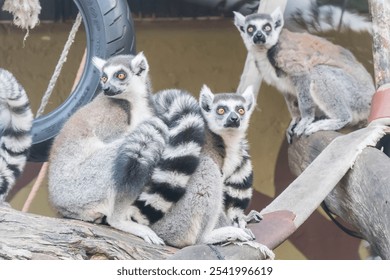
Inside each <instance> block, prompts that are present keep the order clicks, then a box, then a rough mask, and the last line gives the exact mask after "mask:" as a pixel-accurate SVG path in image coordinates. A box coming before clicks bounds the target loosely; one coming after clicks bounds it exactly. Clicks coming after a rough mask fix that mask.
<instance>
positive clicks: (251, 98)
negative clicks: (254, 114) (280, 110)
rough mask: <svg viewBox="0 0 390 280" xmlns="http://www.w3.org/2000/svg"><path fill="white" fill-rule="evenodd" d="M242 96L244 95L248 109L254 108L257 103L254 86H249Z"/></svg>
mask: <svg viewBox="0 0 390 280" xmlns="http://www.w3.org/2000/svg"><path fill="white" fill-rule="evenodd" d="M241 96H242V97H244V99H245V101H246V104H247V111H250V110H251V109H253V108H254V104H255V95H254V93H253V86H252V85H250V86H248V87H247V88H246V89H245V91H244V92H243V93H241Z"/></svg>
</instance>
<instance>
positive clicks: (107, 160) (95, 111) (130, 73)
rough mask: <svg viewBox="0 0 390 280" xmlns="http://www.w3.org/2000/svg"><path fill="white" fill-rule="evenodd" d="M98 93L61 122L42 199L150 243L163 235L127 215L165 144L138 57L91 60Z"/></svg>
mask: <svg viewBox="0 0 390 280" xmlns="http://www.w3.org/2000/svg"><path fill="white" fill-rule="evenodd" d="M93 61H94V64H95V66H96V67H97V68H98V69H99V70H100V71H101V74H102V78H101V84H102V92H101V93H100V94H99V95H98V96H97V97H96V98H95V99H94V100H93V101H92V102H90V103H89V104H87V105H86V106H84V107H82V108H81V109H79V110H78V111H77V112H76V113H75V114H74V115H73V116H71V117H70V118H69V120H68V121H67V122H66V123H65V125H64V127H63V128H62V130H61V131H60V133H59V135H58V136H57V137H56V138H55V140H54V143H53V146H52V148H51V152H50V165H49V174H48V179H49V198H50V201H51V203H52V205H53V206H54V207H55V209H56V210H57V211H58V212H59V213H60V214H61V215H63V216H66V217H69V218H75V219H80V220H84V221H89V222H99V221H102V220H103V218H104V217H106V218H107V219H106V220H107V223H108V224H110V225H111V226H112V227H115V228H117V229H120V230H123V231H126V232H130V233H133V234H134V235H137V236H140V237H142V238H144V239H145V240H146V241H148V242H151V243H157V244H162V243H163V241H162V240H161V239H160V238H159V237H158V236H157V235H156V234H155V233H154V232H153V231H152V230H151V229H150V228H149V227H147V226H144V225H141V224H138V223H136V222H134V221H132V220H131V219H129V217H128V208H129V206H131V203H133V202H134V200H135V199H136V197H137V196H138V195H139V194H140V192H141V191H142V189H143V187H144V185H145V184H146V183H147V182H148V181H149V179H150V176H151V173H152V171H153V168H154V166H155V164H156V162H158V160H159V159H160V157H161V154H162V152H163V150H164V147H165V145H166V140H167V139H166V137H167V127H166V124H165V123H164V122H163V121H161V120H160V119H159V118H158V117H156V116H155V114H156V112H155V105H154V102H153V100H152V96H151V93H150V91H151V89H150V82H149V75H148V71H149V66H148V62H147V60H146V58H145V56H144V55H143V54H142V53H139V54H138V55H136V56H132V55H120V56H115V57H112V58H110V59H108V60H107V61H105V60H102V59H98V58H94V60H93Z"/></svg>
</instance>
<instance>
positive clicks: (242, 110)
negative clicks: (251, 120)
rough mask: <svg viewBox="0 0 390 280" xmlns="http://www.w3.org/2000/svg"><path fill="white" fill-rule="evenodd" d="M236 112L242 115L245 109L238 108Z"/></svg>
mask: <svg viewBox="0 0 390 280" xmlns="http://www.w3.org/2000/svg"><path fill="white" fill-rule="evenodd" d="M237 112H238V113H239V114H240V115H241V116H242V115H243V114H245V109H244V108H239V109H238V110H237Z"/></svg>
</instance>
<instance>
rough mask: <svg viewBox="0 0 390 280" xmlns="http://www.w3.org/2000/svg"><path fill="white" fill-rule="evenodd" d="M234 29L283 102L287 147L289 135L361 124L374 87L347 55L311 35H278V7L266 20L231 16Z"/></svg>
mask: <svg viewBox="0 0 390 280" xmlns="http://www.w3.org/2000/svg"><path fill="white" fill-rule="evenodd" d="M235 25H236V26H237V28H238V30H239V31H240V34H241V37H242V38H243V40H244V43H245V45H246V47H247V49H248V51H249V52H250V53H251V54H252V55H253V57H254V58H255V63H256V66H257V69H258V70H259V72H260V73H261V75H262V77H263V79H264V80H265V81H266V82H267V83H268V84H270V85H273V86H275V87H276V88H277V89H278V90H279V91H281V92H282V93H283V95H284V97H285V100H286V103H287V106H288V109H289V112H290V114H291V117H292V121H291V123H290V125H289V127H288V129H287V138H288V141H289V142H291V139H292V136H293V135H294V134H295V135H297V136H300V135H310V134H312V133H314V132H316V131H319V130H338V129H341V128H343V127H344V126H347V125H350V126H353V125H358V124H362V123H365V122H366V120H367V118H368V115H369V112H370V105H371V99H372V96H373V94H374V92H375V88H374V84H373V81H372V77H371V76H370V74H369V73H368V72H367V70H366V69H365V68H364V67H363V65H361V64H360V63H359V62H358V61H357V60H356V59H355V57H354V56H353V54H352V53H351V52H350V51H348V50H346V49H344V48H342V47H340V46H337V45H334V44H332V43H331V42H329V41H327V40H325V39H322V38H319V37H317V36H314V35H310V34H307V33H293V32H290V31H288V30H282V27H283V15H282V13H281V10H280V9H279V8H278V9H276V10H275V11H274V12H273V13H272V14H270V15H263V14H257V15H249V16H247V17H244V16H243V15H241V14H239V13H235ZM267 25H268V26H271V29H270V30H267V32H266V31H265V26H267ZM268 29H269V28H268Z"/></svg>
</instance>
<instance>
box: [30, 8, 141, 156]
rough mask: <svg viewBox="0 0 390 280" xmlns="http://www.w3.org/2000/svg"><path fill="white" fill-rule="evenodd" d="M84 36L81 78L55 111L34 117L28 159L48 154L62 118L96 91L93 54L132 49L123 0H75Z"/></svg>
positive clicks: (131, 28)
mask: <svg viewBox="0 0 390 280" xmlns="http://www.w3.org/2000/svg"><path fill="white" fill-rule="evenodd" d="M74 2H75V4H76V5H77V7H78V9H79V11H80V13H81V15H82V17H83V24H84V28H85V32H86V37H87V59H86V64H85V68H84V72H83V74H82V77H81V80H80V82H79V84H78V85H77V87H76V89H75V90H74V91H73V92H72V93H71V95H70V96H69V97H68V98H67V99H66V100H65V102H64V103H62V104H61V105H60V106H59V107H57V108H56V109H55V110H54V111H52V112H50V113H48V114H47V115H43V116H41V117H39V118H37V119H35V120H34V124H33V127H32V135H33V145H32V148H31V151H30V156H29V161H35V162H43V161H46V160H47V158H48V154H49V150H50V146H51V143H52V141H53V139H54V137H55V136H56V135H57V134H58V133H59V131H60V129H61V128H62V126H63V124H64V123H65V121H66V120H67V119H68V118H69V117H70V116H71V115H72V114H73V113H74V112H75V111H76V110H77V109H79V108H80V107H81V106H83V105H85V104H87V103H88V102H90V101H91V100H92V99H93V98H94V97H95V96H96V94H97V93H98V92H99V89H100V86H99V79H100V74H99V72H98V71H97V70H96V69H95V67H94V66H93V64H92V57H94V56H97V57H100V58H108V57H110V56H112V55H116V54H130V53H134V52H135V32H134V26H133V21H132V18H131V13H130V10H129V7H128V5H127V1H126V0H116V1H107V0H74Z"/></svg>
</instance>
